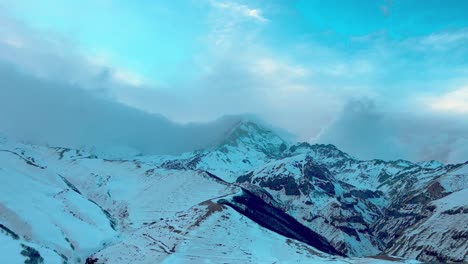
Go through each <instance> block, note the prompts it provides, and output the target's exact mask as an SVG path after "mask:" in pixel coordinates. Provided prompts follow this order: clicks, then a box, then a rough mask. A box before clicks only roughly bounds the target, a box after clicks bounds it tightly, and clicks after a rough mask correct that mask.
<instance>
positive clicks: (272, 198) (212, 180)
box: [0, 122, 468, 263]
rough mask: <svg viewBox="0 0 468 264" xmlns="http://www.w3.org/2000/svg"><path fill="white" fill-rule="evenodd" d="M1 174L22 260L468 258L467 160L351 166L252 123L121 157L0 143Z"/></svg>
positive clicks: (1, 222) (2, 220)
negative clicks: (166, 152)
mask: <svg viewBox="0 0 468 264" xmlns="http://www.w3.org/2000/svg"><path fill="white" fill-rule="evenodd" d="M0 176H1V177H2V180H3V182H2V185H0V198H1V199H0V242H2V243H4V244H5V245H8V247H9V248H14V249H15V250H16V251H17V254H16V255H18V256H19V257H21V258H23V259H22V260H24V259H26V258H29V259H31V261H32V259H34V261H36V262H40V261H42V259H43V261H44V263H55V262H65V261H67V262H72V263H73V262H80V263H82V262H84V261H87V262H89V263H148V262H162V261H167V262H169V263H171V261H175V260H177V261H179V263H189V262H200V258H202V257H203V256H204V255H206V253H207V252H211V251H212V250H213V251H215V252H217V253H218V255H213V256H211V257H212V259H211V260H212V261H215V260H217V259H222V258H223V255H228V256H229V257H231V258H233V257H232V256H236V257H235V260H236V261H239V263H258V262H262V261H263V262H267V263H273V262H275V261H279V262H281V260H285V259H284V258H283V257H284V256H288V260H289V258H291V260H294V261H295V262H301V261H304V259H307V260H323V259H330V256H329V255H325V254H323V253H320V251H322V252H325V253H329V254H333V255H335V257H333V258H332V259H333V260H334V261H337V262H339V261H341V260H342V259H341V258H340V257H339V255H346V256H360V257H362V256H378V258H387V257H385V256H386V255H392V256H400V257H404V258H409V259H418V260H421V261H427V262H468V253H467V252H468V202H467V198H466V197H468V193H467V192H468V163H465V164H458V165H444V164H441V163H439V162H435V161H430V162H422V163H412V162H408V161H404V160H397V161H382V160H368V161H362V160H358V159H355V158H353V157H351V156H349V155H348V154H346V153H344V152H342V151H340V150H339V149H337V148H336V147H335V146H333V145H321V144H318V145H310V144H307V143H300V144H290V143H288V142H286V141H284V140H283V139H281V138H280V137H279V136H277V135H276V134H275V133H274V132H272V131H270V130H268V129H265V128H262V127H261V126H259V125H257V124H255V123H252V122H242V123H240V124H238V125H237V126H236V127H235V128H233V130H232V131H231V132H230V133H229V134H228V135H226V138H225V140H224V141H223V142H221V144H220V145H218V146H215V147H213V148H212V149H209V150H200V151H195V152H191V153H185V154H183V155H181V156H143V157H135V158H134V159H125V160H106V159H101V158H99V157H98V156H96V155H93V154H90V153H87V152H86V151H82V150H72V149H65V148H49V147H40V146H31V145H28V144H21V143H18V142H10V141H8V140H7V139H3V140H0ZM26 201H27V202H26ZM31 201H32V202H31ZM31 204H32V205H31ZM43 211H53V212H56V213H54V214H44V212H43ZM46 216H47V217H46ZM76 227H79V229H76ZM263 227H264V228H263ZM41 230H48V231H47V234H45V233H44V232H42V231H41ZM76 230H79V231H76ZM86 233H88V234H93V238H95V239H89V238H88V237H86V236H83V234H86ZM207 234H209V235H207ZM259 241H260V242H259ZM259 243H266V244H268V245H270V244H271V245H274V246H275V249H276V250H275V252H274V253H277V252H276V251H281V252H278V254H277V255H275V256H274V257H275V258H273V259H268V260H265V259H263V258H262V256H263V257H264V256H265V252H272V250H270V249H268V248H267V249H266V251H264V249H263V248H261V247H258V244H259ZM22 245H25V246H26V247H28V249H25V248H24V247H22ZM195 245H196V246H195ZM244 245H249V246H245V247H244ZM22 250H25V253H28V254H26V255H27V256H25V255H21V253H20V252H21V251H22ZM282 250H284V252H283V251H282ZM36 253H37V254H36ZM205 257H206V256H205ZM174 258H176V259H174ZM52 260H54V261H52ZM392 260H393V259H392ZM177 261H175V262H177ZM230 261H232V259H230ZM346 261H347V262H348V263H349V262H352V261H354V260H352V259H351V260H349V259H347V260H346ZM227 262H229V261H227ZM312 262H313V261H312Z"/></svg>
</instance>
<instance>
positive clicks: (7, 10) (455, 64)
mask: <svg viewBox="0 0 468 264" xmlns="http://www.w3.org/2000/svg"><path fill="white" fill-rule="evenodd" d="M0 7H1V10H2V11H1V12H0V18H1V21H0V22H2V23H0V24H2V25H3V27H2V26H1V25H0V33H1V37H0V40H1V42H0V43H3V44H2V46H1V49H0V59H1V60H2V61H7V62H8V63H12V64H14V65H16V66H17V67H18V68H21V69H22V70H23V71H24V72H28V73H31V74H34V75H36V76H42V77H44V78H50V79H60V80H61V81H72V82H73V83H77V84H78V85H80V86H81V87H84V88H85V89H87V90H99V91H100V92H102V90H103V89H104V88H103V86H105V89H104V90H105V94H106V96H107V98H108V99H109V98H110V99H111V100H113V101H117V102H119V103H122V104H125V105H128V106H131V107H134V108H137V109H140V110H142V111H145V112H150V113H158V114H162V115H164V116H167V117H168V118H170V119H172V120H175V121H178V122H191V121H197V122H198V121H203V122H205V121H210V120H214V119H216V118H218V117H220V116H222V115H226V114H241V113H254V114H256V115H258V116H260V117H261V118H263V119H265V120H267V121H268V122H270V123H272V124H274V125H276V126H279V127H283V128H286V129H288V130H290V131H292V132H294V133H296V134H298V135H299V137H300V138H301V139H304V140H312V141H314V140H322V141H332V142H334V141H336V142H338V141H343V142H348V141H349V139H348V138H342V139H341V138H340V139H338V138H337V137H338V136H339V135H338V134H339V133H335V132H334V131H331V132H330V130H332V129H337V127H339V129H342V128H341V127H342V124H337V122H341V121H340V120H344V119H346V118H351V119H352V120H354V119H355V120H360V122H369V120H374V121H375V119H374V118H368V117H369V116H372V117H374V116H385V117H386V118H383V119H385V120H391V121H388V122H390V123H391V124H392V125H391V126H393V127H395V126H396V127H407V126H409V124H414V123H418V122H422V123H424V124H426V125H427V126H430V125H432V124H431V122H433V121H430V120H452V119H453V120H457V121H456V122H455V121H454V122H449V123H450V124H455V123H463V124H464V121H463V120H466V116H467V115H468V103H467V102H468V77H467V76H468V18H467V16H466V14H467V13H468V2H466V1H436V0H428V1H422V0H420V1H416V0H405V1H402V0H400V1H398V0H356V1H347V0H328V1H314V0H296V1H292V0H288V1H287V0H275V1H266V0H251V1H245V0H171V1H143V0H140V1H116V0H82V1H63V0H41V1H26V0H15V1H10V0H0ZM103 80H105V81H104V82H103ZM356 102H360V103H356ZM369 102H370V103H369ZM356 105H357V106H356ZM350 107H351V108H352V109H354V110H356V109H357V111H356V114H359V115H363V116H359V117H347V114H348V115H349V109H350ZM356 107H357V108H356ZM351 112H353V111H351ZM353 113H354V112H353ZM407 116H413V118H412V119H411V118H407ZM403 117H405V118H403ZM395 120H404V121H395ZM415 120H417V122H416V121H415ZM342 122H343V123H346V124H348V125H349V124H352V123H353V122H350V121H349V120H345V121H342ZM392 122H400V123H398V124H394V123H392ZM434 122H435V121H434ZM361 126H363V127H364V128H366V129H367V128H369V129H371V128H375V127H387V126H390V124H386V125H383V126H380V125H375V124H374V125H367V124H366V123H362V124H361ZM423 126H424V125H420V127H423ZM410 127H411V126H410ZM346 129H354V128H353V127H350V128H349V127H348V128H346ZM463 129H464V128H463ZM463 129H460V128H459V127H453V128H452V127H451V128H450V129H449V130H450V131H449V132H447V131H438V132H434V133H435V134H431V135H428V136H427V137H428V138H429V139H428V140H430V139H433V138H437V137H438V136H439V135H446V134H450V133H452V134H453V133H454V132H453V131H457V133H459V131H464V130H463ZM415 130H418V128H415ZM327 131H328V132H327ZM359 131H361V130H358V132H359ZM451 131H452V132H451ZM358 132H356V133H351V134H353V135H355V136H354V137H356V135H358V134H366V133H360V132H359V133H358ZM368 132H369V133H374V132H375V131H368ZM327 133H328V134H327ZM375 133H379V132H378V131H377V132H375ZM406 133H412V132H411V131H403V130H402V129H400V130H398V131H396V132H395V133H394V136H395V137H396V134H398V135H401V134H406ZM452 134H450V135H451V136H449V138H451V139H453V138H455V139H456V140H455V141H457V140H458V139H460V138H462V139H463V140H465V136H461V135H460V134H453V135H452ZM331 135H333V137H332V136H331ZM398 137H399V136H398ZM391 141H394V140H391ZM400 141H401V140H400ZM452 141H453V140H452ZM467 142H468V141H467ZM426 143H427V142H426ZM350 148H355V147H352V146H350ZM467 149H468V145H467ZM395 152H398V153H400V152H399V151H397V150H395ZM383 156H385V155H383Z"/></svg>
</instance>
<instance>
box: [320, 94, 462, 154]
mask: <svg viewBox="0 0 468 264" xmlns="http://www.w3.org/2000/svg"><path fill="white" fill-rule="evenodd" d="M384 109H385V106H384V105H379V104H378V103H376V101H373V100H369V99H361V100H353V101H350V102H349V103H348V104H347V105H346V107H345V108H344V109H343V111H342V112H341V114H340V115H338V116H337V118H336V120H335V121H334V122H333V123H332V124H331V125H330V126H329V127H328V128H327V129H325V130H324V131H323V132H322V134H320V136H319V137H318V138H317V139H316V141H317V142H321V143H333V144H335V145H337V146H338V147H339V148H341V149H343V150H344V151H347V152H348V153H350V154H351V155H354V156H357V157H358V158H361V159H374V158H380V159H386V160H395V159H407V160H411V161H423V160H432V159H434V160H439V161H442V162H448V163H460V162H465V161H467V160H468V158H467V157H468V156H467V154H468V149H467V147H466V146H467V143H468V120H467V119H466V118H463V117H464V116H463V115H462V116H455V115H448V114H442V113H439V114H434V113H430V112H424V111H421V110H419V111H418V110H416V109H411V110H410V109H406V110H405V109H401V110H400V111H390V110H384Z"/></svg>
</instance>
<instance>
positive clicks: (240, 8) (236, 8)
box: [209, 0, 268, 23]
mask: <svg viewBox="0 0 468 264" xmlns="http://www.w3.org/2000/svg"><path fill="white" fill-rule="evenodd" d="M209 3H210V4H211V5H212V6H213V7H215V8H218V9H223V10H226V11H227V12H230V13H231V14H234V15H236V16H242V17H245V18H249V19H253V20H256V21H258V22H262V23H265V22H268V19H267V18H265V17H264V16H263V15H262V10H260V9H257V8H250V7H249V6H248V5H243V4H239V3H237V2H234V1H219V0H209Z"/></svg>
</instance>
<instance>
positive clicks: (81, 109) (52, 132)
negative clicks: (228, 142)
mask: <svg viewBox="0 0 468 264" xmlns="http://www.w3.org/2000/svg"><path fill="white" fill-rule="evenodd" d="M0 83H1V84H2V85H1V86H0V131H1V132H2V133H5V134H6V135H8V136H11V137H14V138H17V139H20V140H26V141H30V142H34V143H40V144H50V145H53V146H65V147H73V148H78V147H86V148H94V149H95V150H96V151H98V152H102V153H105V154H107V155H112V154H115V155H117V156H118V155H119V154H121V153H114V152H115V150H116V149H126V150H127V151H128V150H132V151H133V152H134V153H144V154H179V153H182V152H186V151H192V150H195V149H199V148H203V147H207V146H212V145H214V144H217V143H219V142H220V141H221V140H222V139H223V137H224V135H225V134H226V133H227V131H229V129H231V128H232V126H233V125H234V124H235V123H236V122H238V120H239V119H240V117H234V116H233V117H225V118H222V119H219V120H217V121H215V122H211V123H204V124H196V123H192V124H186V125H180V124H177V123H173V122H171V121H169V120H168V119H166V118H165V117H163V116H161V115H156V114H149V113H145V112H142V111H139V110H136V109H134V108H130V107H126V106H124V105H122V104H119V103H115V102H112V101H109V100H106V99H105V98H102V97H100V96H98V95H96V94H95V93H93V92H92V91H90V90H83V89H81V88H80V87H77V86H74V85H70V84H67V83H64V82H60V81H49V80H42V79H39V78H37V77H32V76H28V75H25V74H21V73H19V72H18V71H16V70H15V69H14V68H13V67H11V65H5V64H2V65H0Z"/></svg>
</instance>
